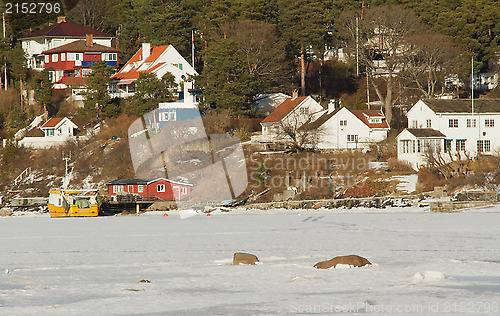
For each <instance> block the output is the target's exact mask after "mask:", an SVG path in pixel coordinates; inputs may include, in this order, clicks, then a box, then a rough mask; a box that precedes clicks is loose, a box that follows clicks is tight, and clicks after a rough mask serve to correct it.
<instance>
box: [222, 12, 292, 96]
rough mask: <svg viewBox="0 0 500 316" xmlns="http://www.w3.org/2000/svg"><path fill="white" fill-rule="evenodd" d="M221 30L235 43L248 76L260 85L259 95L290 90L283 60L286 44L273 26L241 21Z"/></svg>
mask: <svg viewBox="0 0 500 316" xmlns="http://www.w3.org/2000/svg"><path fill="white" fill-rule="evenodd" d="M221 31H222V33H223V36H227V37H228V38H230V39H233V40H234V41H236V43H237V44H238V48H239V49H240V50H241V52H242V54H241V55H242V57H243V59H244V61H245V64H246V68H247V69H248V73H249V74H250V76H251V78H252V79H253V80H256V81H258V82H260V87H259V90H260V91H259V92H260V93H263V92H278V91H282V89H283V88H285V89H287V88H289V85H290V73H291V69H290V67H289V66H288V64H287V62H286V59H285V44H284V43H283V42H282V41H281V40H280V38H279V37H278V35H277V33H276V30H275V29H274V26H273V25H271V24H270V23H267V22H263V21H249V20H240V21H236V22H232V23H228V24H225V25H223V26H222V27H221Z"/></svg>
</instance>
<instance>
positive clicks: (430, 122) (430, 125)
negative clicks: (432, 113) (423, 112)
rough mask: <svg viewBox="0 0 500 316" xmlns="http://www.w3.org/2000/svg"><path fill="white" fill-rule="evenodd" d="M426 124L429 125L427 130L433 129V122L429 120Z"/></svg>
mask: <svg viewBox="0 0 500 316" xmlns="http://www.w3.org/2000/svg"><path fill="white" fill-rule="evenodd" d="M426 123H427V128H431V127H432V120H427V121H426Z"/></svg>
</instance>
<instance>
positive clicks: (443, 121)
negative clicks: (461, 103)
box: [407, 101, 500, 155]
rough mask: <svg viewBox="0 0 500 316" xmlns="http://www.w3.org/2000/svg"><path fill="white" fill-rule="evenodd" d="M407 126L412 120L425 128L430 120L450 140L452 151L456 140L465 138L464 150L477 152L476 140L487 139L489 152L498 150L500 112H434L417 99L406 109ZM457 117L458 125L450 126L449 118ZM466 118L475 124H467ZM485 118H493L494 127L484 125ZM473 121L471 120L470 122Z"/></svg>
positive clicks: (499, 145)
mask: <svg viewBox="0 0 500 316" xmlns="http://www.w3.org/2000/svg"><path fill="white" fill-rule="evenodd" d="M407 117H408V127H409V128H412V127H413V125H412V122H413V121H417V122H418V128H426V127H427V126H426V120H428V119H430V120H431V121H432V126H431V128H433V129H435V130H438V131H440V132H441V133H443V134H444V135H446V139H449V140H452V145H451V149H452V153H453V152H455V153H456V140H457V139H466V151H467V152H468V153H469V154H471V155H475V154H477V141H478V140H479V139H480V140H483V141H484V140H489V141H490V148H491V150H490V152H489V153H492V154H493V153H495V152H498V151H499V150H500V137H499V135H500V113H498V114H491V113H490V114H477V113H476V114H474V115H472V114H470V113H443V114H435V113H434V112H433V111H432V110H431V109H430V108H429V107H428V106H427V105H426V104H425V103H424V102H423V101H418V102H417V103H416V104H415V106H413V107H412V108H411V110H410V111H408V114H407ZM450 119H457V120H458V127H456V128H455V127H450V126H449V120H450ZM467 120H475V122H476V126H475V127H473V124H471V126H470V127H468V126H467ZM485 120H494V127H486V124H485ZM472 122H473V121H471V123H472Z"/></svg>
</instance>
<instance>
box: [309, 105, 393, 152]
mask: <svg viewBox="0 0 500 316" xmlns="http://www.w3.org/2000/svg"><path fill="white" fill-rule="evenodd" d="M341 121H343V122H347V125H341ZM348 135H351V136H350V137H349V138H350V139H348ZM353 136H354V139H356V138H357V142H356V141H353V140H352V138H353ZM386 137H387V131H386V130H381V129H371V128H370V127H369V126H367V125H366V124H365V123H363V122H362V121H361V120H360V119H359V118H358V117H356V116H355V115H354V114H353V113H352V112H350V111H349V110H348V109H346V108H342V109H340V110H339V112H338V113H337V114H335V115H334V116H333V117H331V118H330V119H329V120H328V121H327V122H325V123H324V124H323V136H322V139H321V141H320V143H319V144H318V148H320V149H360V148H368V147H369V145H370V143H373V142H378V141H382V140H384V139H385V138H386Z"/></svg>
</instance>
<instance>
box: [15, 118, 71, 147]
mask: <svg viewBox="0 0 500 316" xmlns="http://www.w3.org/2000/svg"><path fill="white" fill-rule="evenodd" d="M40 129H41V130H42V131H43V133H44V136H43V137H24V138H23V139H21V140H20V141H19V145H20V146H24V147H30V148H35V149H41V148H50V147H56V146H59V145H63V144H64V143H65V142H67V141H68V140H76V136H75V135H76V130H77V129H78V126H77V125H76V124H75V123H73V122H72V121H71V120H70V119H69V118H67V117H58V118H51V119H49V120H48V121H47V122H45V123H44V124H43V125H42V126H41V127H40Z"/></svg>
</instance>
